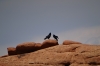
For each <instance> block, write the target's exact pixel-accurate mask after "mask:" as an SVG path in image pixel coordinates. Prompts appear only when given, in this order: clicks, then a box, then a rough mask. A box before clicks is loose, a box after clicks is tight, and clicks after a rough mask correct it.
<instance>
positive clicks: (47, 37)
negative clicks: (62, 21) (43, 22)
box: [44, 32, 51, 40]
mask: <svg viewBox="0 0 100 66" xmlns="http://www.w3.org/2000/svg"><path fill="white" fill-rule="evenodd" d="M50 37H51V32H50V33H49V34H48V35H47V36H46V37H45V38H44V40H45V39H49V38H50Z"/></svg>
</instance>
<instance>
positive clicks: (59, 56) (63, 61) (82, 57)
mask: <svg viewBox="0 0 100 66" xmlns="http://www.w3.org/2000/svg"><path fill="white" fill-rule="evenodd" d="M0 66H100V45H87V44H69V45H56V46H53V47H49V48H45V49H41V50H38V51H35V52H31V53H26V54H19V55H13V56H8V57H3V58H0Z"/></svg>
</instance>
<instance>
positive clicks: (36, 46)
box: [34, 43, 42, 50]
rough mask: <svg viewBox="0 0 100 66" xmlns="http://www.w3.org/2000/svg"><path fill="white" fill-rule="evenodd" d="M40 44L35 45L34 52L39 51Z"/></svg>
mask: <svg viewBox="0 0 100 66" xmlns="http://www.w3.org/2000/svg"><path fill="white" fill-rule="evenodd" d="M41 45H42V44H41V43H36V44H35V47H34V49H35V50H40V49H41Z"/></svg>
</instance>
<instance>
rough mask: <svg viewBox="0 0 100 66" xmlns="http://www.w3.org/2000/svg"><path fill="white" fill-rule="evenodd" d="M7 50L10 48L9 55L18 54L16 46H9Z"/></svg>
mask: <svg viewBox="0 0 100 66" xmlns="http://www.w3.org/2000/svg"><path fill="white" fill-rule="evenodd" d="M7 50H8V55H16V54H17V52H16V48H14V47H9V48H7Z"/></svg>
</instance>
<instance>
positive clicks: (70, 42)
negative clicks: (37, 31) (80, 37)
mask: <svg viewBox="0 0 100 66" xmlns="http://www.w3.org/2000/svg"><path fill="white" fill-rule="evenodd" d="M69 44H82V43H80V42H76V41H71V40H65V41H64V42H63V45H69Z"/></svg>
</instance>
